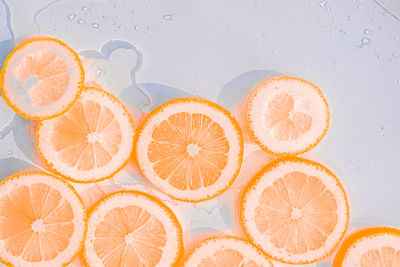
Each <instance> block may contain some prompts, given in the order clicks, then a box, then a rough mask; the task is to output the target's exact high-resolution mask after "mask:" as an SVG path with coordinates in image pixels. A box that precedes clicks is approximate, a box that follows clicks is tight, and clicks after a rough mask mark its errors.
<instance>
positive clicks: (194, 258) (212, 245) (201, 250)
mask: <svg viewBox="0 0 400 267" xmlns="http://www.w3.org/2000/svg"><path fill="white" fill-rule="evenodd" d="M183 266H187V267H214V266H215V267H217V266H226V267H272V264H271V262H270V260H269V259H268V258H267V256H266V255H265V254H264V253H263V252H262V251H261V250H259V249H258V248H256V247H255V246H253V245H252V244H251V243H249V242H247V241H245V240H242V239H239V238H237V237H233V236H224V237H213V238H208V239H206V240H204V241H202V242H200V243H199V244H198V245H197V246H196V247H195V249H194V250H193V251H192V252H191V253H190V254H189V256H188V257H187V258H186V259H185V262H184V263H183Z"/></svg>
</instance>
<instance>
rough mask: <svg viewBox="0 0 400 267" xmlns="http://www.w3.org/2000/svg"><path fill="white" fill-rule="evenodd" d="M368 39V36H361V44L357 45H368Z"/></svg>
mask: <svg viewBox="0 0 400 267" xmlns="http://www.w3.org/2000/svg"><path fill="white" fill-rule="evenodd" d="M370 41H371V40H370V39H369V38H365V37H364V38H361V44H360V45H359V47H360V48H362V47H364V46H366V45H368V44H369V43H370Z"/></svg>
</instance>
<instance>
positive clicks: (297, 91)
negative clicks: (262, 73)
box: [246, 76, 329, 155]
mask: <svg viewBox="0 0 400 267" xmlns="http://www.w3.org/2000/svg"><path fill="white" fill-rule="evenodd" d="M246 113H247V126H248V129H249V132H250V135H251V136H252V138H253V139H254V141H255V142H256V143H257V144H259V145H260V146H261V147H262V148H263V149H264V150H265V151H267V152H269V153H271V154H273V155H295V154H299V153H303V152H306V151H308V150H310V149H311V148H313V147H314V146H315V145H317V144H318V143H319V142H320V141H321V139H322V138H323V137H324V136H325V134H326V132H327V130H328V126H329V107H328V103H327V101H326V99H325V98H324V96H323V95H322V92H321V90H320V89H319V88H318V87H317V86H315V85H314V84H312V83H310V82H308V81H305V80H302V79H300V78H296V77H288V76H278V77H272V78H269V79H267V80H265V81H263V82H261V83H260V84H258V85H257V86H256V87H255V88H254V89H253V91H252V93H251V95H250V97H249V100H248V103H247V112H246Z"/></svg>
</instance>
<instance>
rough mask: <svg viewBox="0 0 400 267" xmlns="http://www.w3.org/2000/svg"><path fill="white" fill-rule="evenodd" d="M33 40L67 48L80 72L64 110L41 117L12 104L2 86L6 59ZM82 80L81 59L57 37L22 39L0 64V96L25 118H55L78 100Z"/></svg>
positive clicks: (83, 73) (83, 75) (83, 80)
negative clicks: (71, 97) (71, 96)
mask: <svg viewBox="0 0 400 267" xmlns="http://www.w3.org/2000/svg"><path fill="white" fill-rule="evenodd" d="M35 41H54V42H56V43H57V44H59V45H61V46H62V47H64V48H65V49H67V50H68V51H69V52H71V54H72V55H73V56H74V58H75V61H76V62H78V65H79V69H80V73H81V77H80V82H79V84H78V88H77V91H76V93H75V96H74V98H73V99H72V100H71V102H70V103H69V104H68V105H67V107H66V108H65V109H64V110H62V111H60V112H57V113H55V114H52V115H49V116H43V117H41V116H35V115H32V114H28V113H26V112H23V111H22V110H20V109H19V108H18V107H17V106H16V105H14V104H13V103H12V102H11V101H10V100H9V98H8V97H7V93H6V92H5V91H4V86H3V80H4V76H5V72H6V67H7V63H8V61H9V60H10V59H11V58H12V57H13V55H14V54H15V53H16V52H17V51H19V50H20V49H23V48H24V47H25V46H26V45H29V44H30V43H32V42H35ZM84 82H85V71H84V68H83V65H82V62H81V60H80V58H79V55H78V54H77V53H76V52H75V51H74V50H73V49H72V48H70V47H69V46H68V45H67V44H65V43H64V42H62V41H60V40H58V39H55V38H52V37H46V36H38V37H33V38H28V39H26V40H24V41H23V42H22V43H20V44H19V45H17V46H16V47H15V48H14V49H13V51H11V53H10V54H8V56H7V57H6V59H5V60H4V62H3V66H2V68H1V70H0V93H1V96H2V97H3V99H4V102H6V104H7V105H8V106H9V107H10V108H11V109H12V110H13V111H14V112H15V113H17V114H19V115H21V116H22V117H24V118H26V119H29V120H39V121H40V120H48V119H52V118H56V117H58V116H60V115H62V114H64V113H65V112H67V111H68V110H69V109H70V108H71V107H72V105H73V104H74V103H75V102H76V100H78V98H79V96H80V94H81V92H82V89H83V86H84Z"/></svg>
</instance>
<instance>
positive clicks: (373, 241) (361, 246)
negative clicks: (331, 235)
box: [333, 227, 400, 267]
mask: <svg viewBox="0 0 400 267" xmlns="http://www.w3.org/2000/svg"><path fill="white" fill-rule="evenodd" d="M333 266H334V267H342V266H343V267H395V266H396V267H397V266H400V230H399V229H396V228H392V227H370V228H365V229H362V230H359V231H356V232H355V233H352V234H351V235H350V236H349V237H347V238H346V239H345V240H344V241H343V243H342V245H341V247H340V248H339V251H338V252H337V254H336V257H335V260H334V263H333Z"/></svg>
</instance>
